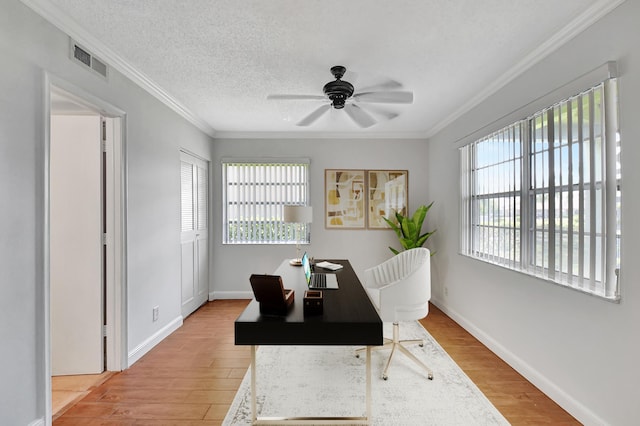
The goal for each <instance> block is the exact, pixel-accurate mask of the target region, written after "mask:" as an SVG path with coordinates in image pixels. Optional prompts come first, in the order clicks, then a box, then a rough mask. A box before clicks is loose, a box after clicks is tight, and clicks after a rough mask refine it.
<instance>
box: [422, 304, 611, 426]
mask: <svg viewBox="0 0 640 426" xmlns="http://www.w3.org/2000/svg"><path fill="white" fill-rule="evenodd" d="M431 303H433V304H434V305H435V306H437V307H438V309H440V310H441V311H442V312H444V313H445V314H447V315H448V316H449V317H450V318H451V319H453V320H454V321H455V322H456V323H458V324H459V325H460V326H461V327H462V328H464V329H465V330H467V331H468V332H469V333H471V335H473V337H475V338H476V339H478V340H479V341H480V342H481V343H482V344H483V345H485V346H486V347H487V348H489V349H490V350H491V351H492V352H493V353H495V354H496V355H498V356H499V357H500V358H502V360H504V361H505V362H506V363H507V364H509V365H510V366H511V367H512V368H513V369H514V370H516V371H517V372H518V373H520V374H522V375H523V376H524V377H525V378H526V379H527V380H528V381H530V382H531V383H532V384H533V385H534V386H536V387H537V388H538V389H540V390H541V391H542V392H543V393H545V394H546V395H547V396H548V397H549V398H551V399H552V400H553V401H555V402H556V403H557V404H558V405H560V406H561V407H562V408H563V409H565V410H566V411H567V412H568V413H569V414H571V415H572V416H573V417H575V418H576V419H577V420H578V421H579V422H581V423H582V424H584V425H605V424H607V423H606V422H605V421H604V420H603V419H601V418H600V417H598V416H597V415H596V414H595V413H594V412H593V411H591V410H589V409H588V408H587V407H585V406H584V405H583V404H581V403H580V402H579V401H577V400H576V399H575V398H573V397H572V396H571V395H569V394H568V393H567V392H565V391H564V390H562V389H561V388H560V387H559V386H558V385H556V384H555V383H554V382H552V381H551V380H549V379H548V378H547V377H546V376H544V375H543V374H542V373H540V372H539V371H538V370H536V369H535V368H533V367H532V366H531V365H530V364H528V363H526V362H524V361H523V360H522V359H521V358H519V357H518V356H517V355H515V354H514V353H513V352H511V351H510V350H508V349H507V348H505V347H504V346H503V345H501V344H500V343H499V342H497V341H496V340H495V339H493V338H492V337H491V336H490V335H488V334H487V333H485V332H484V331H483V330H481V329H479V328H478V327H476V326H475V325H474V324H473V323H472V322H471V321H469V320H467V319H466V318H465V317H464V316H462V315H460V314H459V313H458V312H456V311H454V310H453V309H450V308H449V307H447V305H446V304H445V303H442V301H440V300H437V299H431Z"/></svg>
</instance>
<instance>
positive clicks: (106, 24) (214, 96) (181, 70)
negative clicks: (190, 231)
mask: <svg viewBox="0 0 640 426" xmlns="http://www.w3.org/2000/svg"><path fill="white" fill-rule="evenodd" d="M32 1H36V0H32ZM25 2H26V3H28V2H27V1H25ZM48 3H51V4H53V5H54V6H55V7H57V8H59V9H60V11H61V12H62V13H63V14H64V15H65V16H67V17H70V18H72V21H74V25H77V26H78V28H81V29H83V31H86V32H87V33H88V34H90V35H91V36H92V37H94V38H95V39H96V40H98V41H99V43H101V44H103V45H104V46H105V47H106V48H108V49H109V50H110V51H112V52H115V53H116V54H117V55H118V56H119V57H120V58H121V59H122V60H123V61H125V62H126V63H128V64H129V65H130V66H131V67H133V68H134V69H136V70H137V71H139V72H140V73H141V74H143V75H145V76H146V77H147V78H148V79H149V80H150V81H152V82H154V83H155V84H156V85H157V86H159V87H160V88H161V89H162V90H163V91H165V92H166V93H167V94H168V95H169V96H171V97H172V98H174V99H175V100H177V102H178V103H180V104H182V105H183V106H184V107H186V109H188V110H189V111H190V112H191V113H193V115H194V116H196V117H198V118H199V119H201V120H203V122H206V123H208V125H209V126H211V127H212V128H213V129H215V131H216V134H217V135H219V136H234V135H242V136H247V135H253V136H257V137H268V136H270V135H271V136H273V135H281V134H288V135H296V136H301V137H308V136H313V137H316V136H318V137H320V136H331V135H341V136H345V135H346V136H354V137H362V136H372V137H376V136H393V137H412V136H416V135H429V134H430V133H432V132H433V131H434V130H437V129H438V128H439V127H441V126H442V125H443V124H446V123H447V122H448V121H450V120H451V119H452V118H455V116H456V115H457V114H460V113H461V112H464V111H463V110H464V109H465V106H467V107H468V106H470V101H471V100H473V99H476V98H477V97H478V95H479V94H482V93H486V92H487V88H491V87H495V85H496V82H499V81H500V79H503V80H504V79H505V78H506V77H505V76H508V75H509V72H510V71H511V70H513V69H517V68H518V67H522V63H523V62H526V59H527V58H528V57H530V56H531V52H534V51H535V50H536V49H539V48H540V46H541V45H543V44H544V43H545V42H547V41H548V40H549V39H551V38H552V37H554V36H556V35H557V34H559V33H562V32H563V31H565V29H566V28H567V27H568V26H569V27H570V26H575V22H576V19H577V18H579V17H580V16H581V14H584V13H585V11H588V9H589V8H592V9H593V7H601V8H602V4H606V3H611V2H607V1H605V0H563V1H557V0H483V1H478V0H405V1H389V0H384V1H382V0H375V1H373V0H351V1H344V0H342V1H338V0H323V1H310V0H305V1H302V0H269V1H265V0H225V1H221V0H180V1H178V0H135V1H134V0H109V1H105V0H50V1H49V2H48ZM583 16H584V15H583ZM578 21H579V19H578ZM89 49H90V50H91V46H89ZM104 59H107V62H109V58H104ZM333 65H344V66H346V67H347V70H348V72H347V75H345V79H346V80H348V81H350V82H351V83H353V84H354V86H356V91H358V87H365V86H370V85H375V84H377V83H381V82H383V81H386V80H387V79H393V80H395V81H398V82H400V83H402V85H403V87H402V89H401V90H407V91H412V92H413V93H414V102H413V104H410V105H387V104H367V105H364V104H361V106H362V107H365V108H368V111H369V112H370V113H371V114H372V115H373V116H374V117H376V118H379V119H380V121H379V122H378V124H376V125H374V126H372V127H370V128H367V129H361V128H360V127H358V126H357V125H356V124H355V123H354V122H353V121H352V120H350V119H349V117H348V116H346V115H345V113H344V111H339V110H331V111H330V112H329V113H327V114H325V115H324V116H322V117H321V118H320V119H319V120H318V121H316V122H315V123H314V124H313V125H311V126H309V127H299V126H296V124H295V123H297V122H298V121H299V120H300V119H302V118H303V117H305V116H306V115H307V114H309V113H310V112H311V111H313V110H314V109H315V108H317V107H318V106H319V105H320V103H319V102H321V101H289V100H277V101H276V100H267V99H266V98H267V95H269V94H314V95H319V94H322V86H323V85H324V84H325V83H326V82H328V81H330V80H332V79H333V77H332V76H331V74H330V72H329V68H330V67H331V66H333ZM377 108H382V109H383V110H384V111H386V112H391V113H397V114H398V116H397V117H396V118H393V119H391V120H387V119H384V118H383V116H382V115H379V114H378V113H377Z"/></svg>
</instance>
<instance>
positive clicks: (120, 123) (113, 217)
mask: <svg viewBox="0 0 640 426" xmlns="http://www.w3.org/2000/svg"><path fill="white" fill-rule="evenodd" d="M43 92H44V105H43V115H44V117H43V118H44V130H43V136H44V147H43V148H44V149H43V166H44V171H43V179H44V200H43V207H44V218H43V231H44V232H43V235H44V238H43V246H44V247H43V260H44V261H43V305H44V306H43V321H44V342H43V347H44V371H43V375H44V377H43V380H42V383H43V384H44V407H45V422H46V424H47V425H50V424H51V416H52V406H51V305H50V304H51V282H50V242H51V241H50V232H51V229H50V161H51V157H50V150H51V120H50V118H51V113H52V111H51V94H52V93H53V92H56V93H61V94H63V95H64V96H65V97H68V98H70V99H72V100H73V101H74V102H77V103H79V104H81V105H83V106H86V107H87V108H89V109H91V110H94V111H96V112H97V113H99V114H100V115H102V116H104V117H106V118H108V119H109V121H110V122H111V123H113V127H112V129H111V130H112V131H113V146H112V150H111V152H112V155H109V153H108V154H107V167H109V168H110V170H111V174H110V175H111V176H110V178H109V179H107V182H106V194H105V196H106V200H107V205H111V206H112V208H107V210H106V212H107V214H106V216H107V217H106V221H107V226H109V225H111V229H113V232H111V233H110V234H109V236H108V241H109V242H111V243H112V244H111V245H110V246H109V244H107V259H108V260H107V262H106V264H105V265H104V267H105V268H108V270H109V272H110V273H107V280H106V282H105V288H106V300H105V306H106V317H107V326H106V327H105V332H106V337H107V345H106V355H107V370H110V371H121V370H124V369H126V368H127V367H128V364H127V362H128V358H127V313H126V306H127V291H126V289H127V273H126V271H127V257H126V254H127V247H126V229H127V226H126V211H127V204H126V200H127V191H126V188H127V184H126V183H127V176H126V164H127V162H126V150H125V146H126V144H125V136H126V113H125V112H124V111H122V110H121V109H119V108H117V107H115V106H113V105H111V104H109V103H108V102H105V101H104V100H102V99H100V98H98V97H96V96H94V95H92V94H90V93H88V92H86V91H85V90H83V89H81V88H79V87H77V86H75V85H74V84H72V83H69V82H67V81H65V80H63V79H61V78H59V77H57V76H55V75H53V74H51V73H49V72H45V73H44V84H43ZM107 177H109V174H107Z"/></svg>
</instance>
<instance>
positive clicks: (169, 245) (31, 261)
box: [0, 0, 211, 425]
mask: <svg viewBox="0 0 640 426" xmlns="http://www.w3.org/2000/svg"><path fill="white" fill-rule="evenodd" d="M0 8H1V12H0V197H2V200H3V201H2V202H1V203H0V281H1V283H0V315H2V321H0V339H1V340H2V343H1V344H0V369H1V370H0V377H1V378H2V379H1V380H0V424H7V425H26V424H29V423H31V422H32V421H35V420H37V419H42V418H44V415H45V386H46V376H45V357H46V354H45V350H44V339H45V328H44V324H45V318H44V314H43V312H44V306H45V303H48V302H47V301H45V300H44V295H45V292H44V282H45V277H44V271H45V266H44V265H45V263H44V262H45V257H44V254H43V253H44V244H45V241H46V239H45V234H44V214H45V213H44V212H45V188H44V182H45V177H44V170H45V164H44V152H45V145H44V128H45V119H44V102H45V101H44V94H45V88H44V76H45V72H47V73H50V74H51V75H54V76H57V77H58V78H60V79H62V80H65V81H67V82H69V83H71V84H73V85H75V86H77V87H79V88H80V89H82V90H83V91H85V92H87V93H89V94H91V95H93V96H95V97H97V98H99V99H102V100H103V101H104V102H106V103H109V104H111V105H113V106H115V107H117V108H119V109H121V110H123V111H125V112H126V114H127V116H126V141H125V143H126V147H125V149H126V166H127V176H128V185H127V192H128V198H127V205H128V215H127V217H126V220H127V231H128V235H127V241H126V244H127V253H128V257H127V271H126V273H127V284H128V289H127V294H128V305H127V312H128V321H129V328H128V351H132V350H134V349H135V348H138V347H139V346H140V345H141V344H143V343H145V342H146V341H148V339H150V338H152V337H153V336H154V335H157V334H158V333H161V332H162V330H163V329H164V328H165V327H167V326H168V325H169V324H172V323H175V322H176V320H179V319H180V318H181V317H180V232H179V231H180V217H179V214H180V202H179V199H180V171H179V170H180V168H179V165H180V162H179V158H180V157H179V149H180V147H184V148H187V149H189V150H190V151H192V152H194V153H196V154H198V155H199V156H201V157H204V158H210V157H211V151H210V150H211V139H210V138H209V137H208V136H206V135H205V134H203V133H202V132H200V131H199V130H197V129H196V128H195V127H194V126H192V125H191V124H190V123H188V122H187V121H186V120H184V119H183V118H181V117H179V116H178V115H177V114H175V113H174V112H173V111H171V110H170V109H169V108H167V107H166V106H165V105H163V104H161V103H160V102H159V101H157V100H156V99H155V98H153V97H152V96H150V95H149V94H148V93H147V92H145V91H143V90H142V89H140V88H139V87H138V86H136V85H134V84H133V83H132V82H131V81H129V80H128V79H126V78H124V77H123V76H122V75H121V74H119V73H118V72H115V71H113V70H112V72H111V75H110V77H109V80H108V81H104V80H103V79H101V78H100V77H98V76H96V75H94V74H93V73H91V72H89V71H87V70H86V69H84V68H83V67H81V66H79V65H77V64H76V63H74V62H72V61H71V60H70V59H69V40H68V38H67V36H66V35H65V34H63V33H62V32H60V31H58V30H57V29H55V28H54V27H53V26H51V25H50V24H49V23H47V22H46V21H44V20H43V19H42V18H40V17H39V16H38V15H36V14H35V13H33V12H32V11H31V10H30V9H28V8H27V7H26V6H24V5H23V4H22V3H20V2H19V1H18V0H3V1H2V5H1V6H0ZM156 305H158V306H160V318H159V320H158V321H157V322H152V307H153V306H156ZM145 349H147V348H145Z"/></svg>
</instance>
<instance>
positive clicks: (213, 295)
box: [209, 291, 253, 300]
mask: <svg viewBox="0 0 640 426" xmlns="http://www.w3.org/2000/svg"><path fill="white" fill-rule="evenodd" d="M216 299H253V292H252V291H212V292H210V293H209V300H216Z"/></svg>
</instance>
